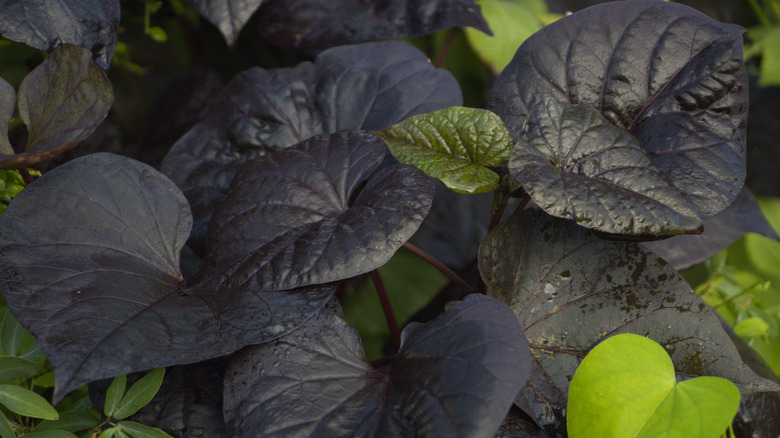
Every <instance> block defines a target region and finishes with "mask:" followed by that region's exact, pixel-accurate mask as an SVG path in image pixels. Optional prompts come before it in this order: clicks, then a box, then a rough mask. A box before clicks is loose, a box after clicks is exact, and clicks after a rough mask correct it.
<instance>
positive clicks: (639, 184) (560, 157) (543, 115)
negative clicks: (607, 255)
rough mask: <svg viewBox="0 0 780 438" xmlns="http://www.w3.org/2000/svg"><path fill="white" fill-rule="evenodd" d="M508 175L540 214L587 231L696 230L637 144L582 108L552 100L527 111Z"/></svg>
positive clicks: (677, 195) (675, 192) (682, 200)
mask: <svg viewBox="0 0 780 438" xmlns="http://www.w3.org/2000/svg"><path fill="white" fill-rule="evenodd" d="M509 171H510V173H511V174H512V175H513V176H514V177H515V178H517V180H518V181H520V183H521V184H522V185H523V188H524V189H525V190H526V192H528V194H529V195H531V198H532V199H533V200H534V201H535V202H536V204H537V205H539V206H540V207H541V208H542V209H543V210H544V211H546V212H547V213H549V214H551V215H553V216H557V217H562V218H564V219H574V220H575V221H576V222H577V223H578V224H579V225H582V226H584V227H586V228H592V229H594V230H597V231H602V232H605V233H611V234H623V235H634V236H643V235H645V236H659V235H661V236H663V235H674V234H682V233H685V232H695V231H697V230H698V229H699V228H700V227H701V223H702V221H701V219H699V217H698V216H697V215H696V213H695V212H694V210H693V209H692V208H691V205H690V203H689V202H688V197H687V196H686V195H685V194H684V193H682V192H681V191H680V190H679V189H678V188H677V187H675V186H674V185H672V184H670V183H669V181H668V180H667V178H666V176H665V175H664V174H663V172H662V171H661V170H660V169H658V167H656V166H655V165H654V164H653V162H652V160H651V158H650V157H649V156H648V154H647V153H646V152H645V151H644V150H643V149H642V146H641V145H640V144H639V142H638V141H637V140H636V139H635V138H634V137H633V136H632V135H631V134H629V133H628V132H626V131H625V130H623V129H621V128H619V127H617V126H615V125H613V124H612V123H610V122H609V121H608V120H607V119H606V118H605V117H604V116H602V115H601V113H599V112H598V111H597V110H596V109H594V108H592V107H589V106H587V105H570V104H567V103H561V102H558V101H555V100H552V99H551V100H548V101H546V102H543V103H541V104H539V105H537V106H536V107H535V108H534V109H532V110H531V113H530V114H529V115H528V118H527V119H526V129H524V130H523V132H522V133H521V134H520V138H519V141H518V142H517V144H516V145H515V148H514V149H512V157H511V159H510V162H509Z"/></svg>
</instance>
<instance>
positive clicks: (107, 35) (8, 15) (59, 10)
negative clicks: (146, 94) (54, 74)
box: [0, 0, 119, 70]
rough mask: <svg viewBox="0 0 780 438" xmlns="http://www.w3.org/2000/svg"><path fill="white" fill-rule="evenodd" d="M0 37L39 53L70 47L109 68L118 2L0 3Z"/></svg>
mask: <svg viewBox="0 0 780 438" xmlns="http://www.w3.org/2000/svg"><path fill="white" fill-rule="evenodd" d="M0 11H3V13H2V14H0V34H2V35H3V37H5V38H8V39H9V40H13V41H19V42H22V43H25V44H27V45H28V46H32V47H35V48H36V49H38V50H45V51H52V50H54V49H56V48H57V47H58V46H59V45H60V44H73V45H76V46H79V47H83V48H85V49H87V50H89V51H91V52H92V54H93V55H92V56H94V59H95V61H96V62H97V63H98V64H99V65H100V66H101V68H103V70H106V69H108V66H109V65H110V64H111V57H113V56H114V47H116V38H117V36H116V32H117V29H118V28H119V0H104V1H103V0H101V1H98V0H25V1H17V0H0Z"/></svg>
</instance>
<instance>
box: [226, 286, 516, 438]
mask: <svg viewBox="0 0 780 438" xmlns="http://www.w3.org/2000/svg"><path fill="white" fill-rule="evenodd" d="M402 337H403V343H402V346H401V349H400V351H399V352H398V354H397V355H396V357H395V360H394V361H393V365H392V368H391V369H390V371H389V373H388V374H383V373H381V372H379V371H377V370H375V369H374V368H373V367H372V366H371V365H370V364H369V363H368V362H367V361H366V359H365V355H364V353H363V347H362V345H361V344H360V338H359V336H358V334H357V332H356V331H355V330H354V329H353V328H351V327H350V326H349V325H347V324H346V323H345V322H344V321H343V320H342V319H341V318H339V317H338V316H336V315H334V314H333V313H332V312H328V311H322V312H320V313H319V314H318V315H316V316H315V317H313V318H312V319H310V320H309V321H308V322H307V323H306V324H304V325H302V326H301V327H300V328H299V329H298V330H296V331H294V332H292V333H290V334H289V335H287V336H285V337H283V338H280V339H279V340H277V341H274V342H273V343H268V344H266V345H263V346H259V347H252V348H249V349H246V350H244V351H242V352H241V353H239V354H238V355H237V356H236V357H235V358H234V359H233V361H232V363H231V364H230V366H229V367H228V369H227V372H226V373H225V376H226V378H225V420H226V422H227V427H228V431H229V433H230V435H231V436H268V437H276V436H279V437H287V436H475V437H491V436H493V434H494V433H495V431H496V430H497V429H498V426H499V425H500V423H501V421H502V420H503V419H504V417H505V416H506V413H507V411H508V409H509V407H510V405H511V403H512V400H513V399H514V396H515V394H517V392H518V391H519V389H520V388H521V387H522V385H523V384H524V383H525V381H526V379H527V377H528V370H529V368H530V357H529V354H528V344H527V341H526V339H525V337H524V336H523V333H522V330H521V328H520V327H519V324H518V323H517V319H516V318H515V316H514V315H513V314H512V312H511V311H510V310H509V309H508V308H507V307H506V306H505V305H503V304H501V303H499V302H497V301H495V300H493V299H491V298H488V297H485V296H483V295H478V294H472V295H469V296H467V297H466V298H465V299H464V300H463V302H461V303H460V304H458V305H457V306H455V307H454V308H452V309H450V310H449V311H447V312H445V313H444V314H442V315H440V316H439V317H437V318H436V319H434V320H433V321H431V322H429V323H426V324H417V323H413V324H412V325H410V326H408V327H406V328H405V329H404V331H403V334H402Z"/></svg>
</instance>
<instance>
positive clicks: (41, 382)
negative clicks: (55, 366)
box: [34, 371, 55, 388]
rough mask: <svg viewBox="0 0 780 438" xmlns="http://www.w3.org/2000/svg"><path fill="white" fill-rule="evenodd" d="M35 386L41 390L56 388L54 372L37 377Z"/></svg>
mask: <svg viewBox="0 0 780 438" xmlns="http://www.w3.org/2000/svg"><path fill="white" fill-rule="evenodd" d="M34 384H35V386H40V387H41V388H54V386H55V382H54V371H49V372H48V373H45V374H43V375H41V376H38V377H36V378H35V382H34Z"/></svg>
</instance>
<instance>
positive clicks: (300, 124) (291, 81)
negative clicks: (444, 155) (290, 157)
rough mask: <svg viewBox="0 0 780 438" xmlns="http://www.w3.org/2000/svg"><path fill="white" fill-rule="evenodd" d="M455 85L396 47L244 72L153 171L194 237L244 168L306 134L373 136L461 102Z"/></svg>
mask: <svg viewBox="0 0 780 438" xmlns="http://www.w3.org/2000/svg"><path fill="white" fill-rule="evenodd" d="M461 103H462V97H461V93H460V88H459V86H458V83H457V81H456V80H455V78H454V77H453V76H452V75H451V74H450V73H449V72H447V71H445V70H437V69H435V68H434V67H433V66H432V65H431V63H430V61H429V60H428V58H427V57H426V56H425V54H424V53H422V52H420V51H419V50H417V49H416V48H414V47H412V46H410V45H408V44H404V43H400V42H397V41H388V42H382V43H367V44H361V45H356V46H348V47H337V48H333V49H330V50H326V51H324V52H322V53H321V54H320V55H319V56H318V57H317V58H316V60H315V62H314V63H313V64H312V63H308V62H306V63H302V64H300V65H298V66H297V67H294V68H286V69H275V70H263V69H260V68H253V69H250V70H247V71H245V72H243V73H240V74H239V75H237V76H236V77H235V78H234V79H233V80H232V81H231V82H230V84H228V86H227V88H226V90H225V92H224V94H223V99H222V101H221V102H220V103H217V104H215V109H214V111H213V112H212V113H211V116H210V117H208V118H206V119H205V120H203V121H202V122H200V123H198V124H196V125H195V126H194V127H193V128H192V129H191V130H190V131H189V132H188V133H187V134H185V135H184V136H183V137H182V138H181V139H180V140H179V141H178V142H177V143H176V144H175V145H174V146H173V148H172V149H171V151H170V152H169V153H168V155H167V156H166V158H165V160H164V161H163V164H162V171H163V173H165V174H166V175H169V176H170V177H171V178H172V179H173V180H174V181H175V182H176V184H177V185H178V186H179V187H181V188H182V190H183V191H184V194H185V196H187V199H188V200H189V201H190V205H191V207H192V211H193V216H194V218H195V226H194V231H193V238H194V239H195V240H196V241H197V240H200V241H201V242H202V241H203V239H204V238H205V235H206V229H207V227H208V222H209V220H210V218H211V214H212V213H213V211H214V209H215V208H216V205H217V203H218V202H219V200H220V199H221V198H222V197H223V196H224V194H225V192H226V191H227V188H228V186H229V185H230V182H231V181H232V180H233V177H234V176H235V173H236V170H237V169H238V167H240V165H241V164H242V163H244V162H245V161H247V160H249V159H252V158H255V157H258V156H263V155H265V154H267V153H268V152H271V151H274V150H278V149H282V148H285V147H288V146H292V145H294V144H296V143H299V142H301V141H303V140H305V139H307V138H309V137H311V136H313V135H317V134H329V133H334V132H338V131H342V130H346V129H365V130H380V129H384V128H387V127H388V126H390V125H393V124H395V123H397V122H400V121H401V120H404V119H406V118H407V117H409V116H412V115H415V114H421V113H425V112H430V111H434V110H437V109H440V108H445V107H448V106H453V105H460V104H461Z"/></svg>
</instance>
